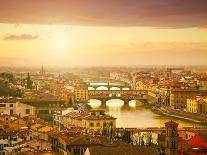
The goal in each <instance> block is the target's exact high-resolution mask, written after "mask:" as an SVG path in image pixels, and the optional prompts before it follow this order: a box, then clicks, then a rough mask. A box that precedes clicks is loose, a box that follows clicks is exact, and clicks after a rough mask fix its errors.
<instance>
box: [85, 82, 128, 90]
mask: <svg viewBox="0 0 207 155" xmlns="http://www.w3.org/2000/svg"><path fill="white" fill-rule="evenodd" d="M90 87H91V88H94V90H97V88H99V87H105V88H107V89H108V90H111V88H119V89H120V90H123V89H124V88H129V89H131V86H129V85H121V84H110V83H107V85H104V84H100V85H97V84H90V83H89V84H88V88H90Z"/></svg>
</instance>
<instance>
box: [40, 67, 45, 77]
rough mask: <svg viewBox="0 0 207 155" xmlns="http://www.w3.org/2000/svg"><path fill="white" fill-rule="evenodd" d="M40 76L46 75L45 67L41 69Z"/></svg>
mask: <svg viewBox="0 0 207 155" xmlns="http://www.w3.org/2000/svg"><path fill="white" fill-rule="evenodd" d="M40 74H41V75H44V74H45V69H44V67H43V66H42V67H41V70H40Z"/></svg>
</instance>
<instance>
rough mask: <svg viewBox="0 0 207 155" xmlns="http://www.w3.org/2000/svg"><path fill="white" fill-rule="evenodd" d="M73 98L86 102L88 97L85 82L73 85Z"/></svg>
mask: <svg viewBox="0 0 207 155" xmlns="http://www.w3.org/2000/svg"><path fill="white" fill-rule="evenodd" d="M75 100H76V101H77V102H87V101H88V100H89V97H88V86H87V85H86V84H81V85H78V86H76V87H75Z"/></svg>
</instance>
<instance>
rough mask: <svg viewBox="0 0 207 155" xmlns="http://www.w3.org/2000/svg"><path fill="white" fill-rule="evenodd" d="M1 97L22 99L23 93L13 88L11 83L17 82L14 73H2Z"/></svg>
mask: <svg viewBox="0 0 207 155" xmlns="http://www.w3.org/2000/svg"><path fill="white" fill-rule="evenodd" d="M0 78H1V79H2V80H0V96H13V97H21V96H22V95H23V93H22V91H21V90H20V89H18V88H11V87H10V86H9V84H10V83H14V82H15V78H14V75H13V74H12V73H7V72H3V73H0Z"/></svg>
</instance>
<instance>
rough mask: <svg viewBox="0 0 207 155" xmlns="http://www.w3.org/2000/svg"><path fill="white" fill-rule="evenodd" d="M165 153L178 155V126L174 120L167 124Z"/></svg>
mask: <svg viewBox="0 0 207 155" xmlns="http://www.w3.org/2000/svg"><path fill="white" fill-rule="evenodd" d="M165 128H166V138H165V146H166V147H165V148H166V149H165V153H166V155H177V151H178V131H177V128H178V124H177V123H176V122H173V121H172V120H171V121H169V122H166V123H165Z"/></svg>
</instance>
